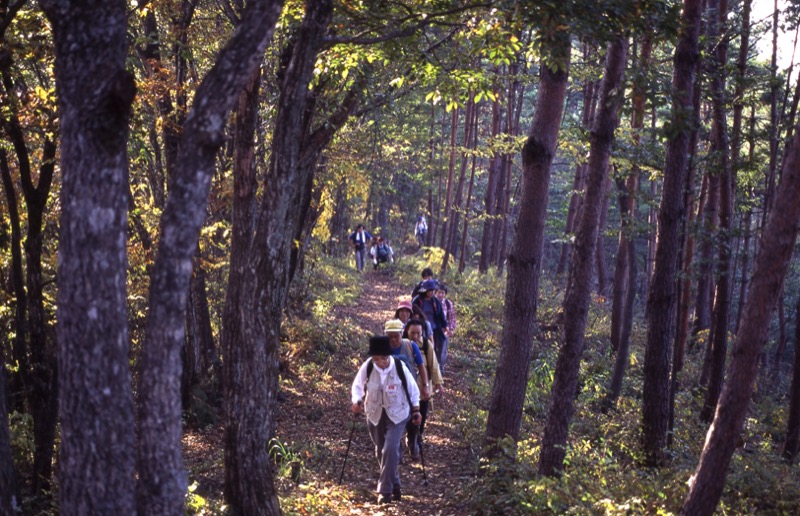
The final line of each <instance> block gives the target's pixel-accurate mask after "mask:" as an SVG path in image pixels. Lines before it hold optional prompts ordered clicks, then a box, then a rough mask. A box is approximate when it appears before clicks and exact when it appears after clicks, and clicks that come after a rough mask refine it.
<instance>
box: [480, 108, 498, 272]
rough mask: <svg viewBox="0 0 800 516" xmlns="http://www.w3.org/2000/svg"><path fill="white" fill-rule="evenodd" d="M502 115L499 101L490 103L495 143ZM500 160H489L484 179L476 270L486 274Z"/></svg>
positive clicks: (489, 263) (491, 242)
mask: <svg viewBox="0 0 800 516" xmlns="http://www.w3.org/2000/svg"><path fill="white" fill-rule="evenodd" d="M501 118H502V115H501V111H500V101H499V100H495V101H494V102H492V136H491V137H492V140H493V141H497V138H498V136H499V135H500V121H501ZM499 165H500V159H499V157H498V156H497V155H496V154H495V155H494V156H491V157H490V158H489V167H488V172H487V178H486V193H485V194H484V197H483V206H484V215H483V237H482V238H481V259H480V262H479V265H478V270H479V271H480V272H482V273H486V272H487V271H488V270H489V266H490V265H491V263H492V252H493V251H492V244H493V238H492V228H493V227H494V217H495V216H496V213H495V211H494V207H495V204H496V203H497V200H496V197H497V182H498V174H499V170H498V168H499Z"/></svg>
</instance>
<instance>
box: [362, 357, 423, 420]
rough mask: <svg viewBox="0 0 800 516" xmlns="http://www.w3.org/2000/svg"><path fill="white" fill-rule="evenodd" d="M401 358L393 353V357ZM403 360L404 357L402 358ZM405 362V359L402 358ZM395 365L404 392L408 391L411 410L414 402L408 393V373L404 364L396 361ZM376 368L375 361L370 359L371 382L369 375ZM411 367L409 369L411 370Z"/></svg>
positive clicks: (368, 371) (368, 367) (407, 394)
mask: <svg viewBox="0 0 800 516" xmlns="http://www.w3.org/2000/svg"><path fill="white" fill-rule="evenodd" d="M395 358H399V357H396V356H394V355H392V359H395ZM401 360H402V359H401ZM402 361H403V362H405V360H402ZM395 367H396V368H397V376H399V377H400V383H401V384H402V385H403V392H405V393H406V400H408V407H409V410H411V409H412V408H413V406H414V405H413V404H412V403H411V395H410V394H409V393H408V383H407V381H406V373H405V372H404V371H403V366H401V365H400V364H398V363H397V362H395ZM373 369H375V362H373V361H372V359H371V358H370V359H369V363H368V364H367V383H369V377H370V375H371V374H372V370H373ZM410 370H411V369H409V371H410Z"/></svg>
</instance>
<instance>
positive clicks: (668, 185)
mask: <svg viewBox="0 0 800 516" xmlns="http://www.w3.org/2000/svg"><path fill="white" fill-rule="evenodd" d="M701 4H702V1H701V0H684V3H683V14H682V22H681V25H682V32H681V37H680V39H679V41H678V46H677V48H676V49H675V58H674V63H675V64H674V72H673V76H672V102H673V105H672V115H671V116H672V121H671V122H672V123H671V126H672V130H673V131H675V134H674V135H673V136H672V138H670V139H669V141H668V143H667V155H666V163H665V166H664V187H663V191H662V197H661V204H660V206H659V210H658V239H657V242H658V243H657V248H656V253H655V256H656V260H655V264H654V270H653V278H652V282H651V284H650V288H649V292H648V297H647V304H648V310H647V314H648V318H649V321H648V323H649V324H648V330H647V344H646V346H647V347H646V349H645V359H644V392H643V400H642V438H643V446H644V452H645V456H646V460H647V463H648V464H650V465H654V466H655V465H660V464H662V463H663V451H664V448H665V447H666V440H667V428H668V426H669V371H670V368H669V364H670V351H671V349H672V341H673V338H674V331H675V313H676V309H677V303H678V300H677V296H676V290H677V288H676V283H677V279H678V278H677V272H678V265H679V263H678V247H679V246H678V242H679V238H680V229H681V225H682V222H683V217H684V216H685V213H684V206H683V189H684V187H685V182H686V171H687V157H688V153H689V140H690V124H691V120H692V116H691V113H692V99H693V89H694V73H695V65H696V63H697V60H698V57H699V50H698V43H697V42H698V37H699V31H700V14H701Z"/></svg>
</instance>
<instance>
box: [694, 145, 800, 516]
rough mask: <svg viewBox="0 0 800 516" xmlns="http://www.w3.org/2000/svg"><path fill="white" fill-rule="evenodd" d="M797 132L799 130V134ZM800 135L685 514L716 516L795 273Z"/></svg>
mask: <svg viewBox="0 0 800 516" xmlns="http://www.w3.org/2000/svg"><path fill="white" fill-rule="evenodd" d="M795 131H796V129H795ZM798 198H800V135H798V134H797V133H796V134H795V136H794V138H793V140H792V143H791V149H790V151H789V153H788V154H787V156H786V162H785V163H784V166H783V174H782V178H781V182H780V188H778V189H777V190H776V197H775V204H774V209H773V210H771V212H770V215H769V218H768V219H767V224H766V225H765V226H764V233H763V235H762V237H761V246H760V249H759V252H758V255H757V256H756V260H755V267H754V269H753V276H752V280H751V283H750V291H749V292H748V294H747V301H745V308H744V312H743V314H742V321H741V325H740V327H739V333H738V334H737V335H736V340H735V342H734V344H733V350H732V353H731V363H730V366H729V367H728V374H727V380H726V382H725V385H724V387H723V390H722V395H721V396H720V400H719V403H718V404H717V410H716V413H715V416H714V421H713V423H712V424H711V426H710V429H709V431H708V434H707V435H706V442H705V445H704V447H703V452H702V454H701V455H700V461H699V463H698V465H697V469H696V470H695V473H694V475H693V476H692V477H691V480H690V483H689V493H688V495H687V497H686V500H685V501H684V504H683V507H682V508H681V513H682V514H686V515H706V514H708V515H710V514H712V513H713V512H714V510H715V508H716V506H717V503H718V502H719V499H720V497H721V496H722V491H723V488H724V486H725V477H726V474H727V471H728V466H729V465H730V461H731V457H732V456H733V452H734V450H735V449H736V443H737V441H738V438H739V435H740V433H741V431H742V427H743V425H744V420H745V417H746V416H747V409H748V406H749V404H750V396H751V394H752V390H753V383H754V382H755V377H756V373H757V370H758V364H759V355H760V354H761V352H762V350H763V348H764V344H765V343H766V340H767V331H768V328H769V322H770V319H771V318H772V314H773V311H774V310H775V306H776V304H777V302H778V295H779V293H780V291H781V286H782V284H783V280H784V278H785V276H786V272H787V270H788V268H789V264H790V261H791V257H792V251H793V250H794V247H795V243H796V241H797V231H798V228H800V203H798V202H797V199H798Z"/></svg>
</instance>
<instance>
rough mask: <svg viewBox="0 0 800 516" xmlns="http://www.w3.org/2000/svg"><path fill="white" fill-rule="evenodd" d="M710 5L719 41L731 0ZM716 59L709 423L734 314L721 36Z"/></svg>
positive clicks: (724, 55)
mask: <svg viewBox="0 0 800 516" xmlns="http://www.w3.org/2000/svg"><path fill="white" fill-rule="evenodd" d="M708 8H709V10H710V11H711V12H712V13H714V16H711V17H710V19H709V22H708V26H709V35H710V36H712V37H711V38H710V39H711V40H713V41H716V40H717V38H718V37H719V35H721V34H724V33H725V31H726V27H727V23H726V19H727V16H728V0H708ZM715 54H716V56H715V57H716V62H715V63H714V66H713V68H714V72H713V75H712V80H711V90H712V91H711V94H712V105H713V107H712V109H713V121H712V127H711V136H712V145H711V151H712V155H713V156H714V158H713V161H712V163H713V164H714V165H716V167H714V168H716V170H717V174H715V175H718V177H719V185H720V191H719V205H720V210H719V237H718V239H717V246H718V249H717V253H718V257H717V282H716V283H717V289H716V294H715V296H714V312H713V313H714V321H713V324H714V331H713V341H712V360H711V375H710V378H709V384H708V390H707V391H706V399H705V404H704V406H703V410H702V411H701V413H700V419H701V420H703V421H705V422H709V421H711V418H712V416H713V413H714V408H715V407H716V405H717V400H718V399H719V393H720V391H721V390H722V380H723V377H724V375H725V354H726V353H727V351H728V320H729V317H730V292H731V278H730V276H731V249H732V247H733V238H732V236H731V229H732V228H733V223H732V219H733V173H732V172H731V166H730V159H729V154H728V152H729V150H728V129H727V122H726V119H725V116H726V113H725V75H724V74H725V72H724V68H725V65H726V62H727V58H728V44H727V40H726V39H725V38H721V41H719V42H718V43H717V45H716V48H715Z"/></svg>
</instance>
